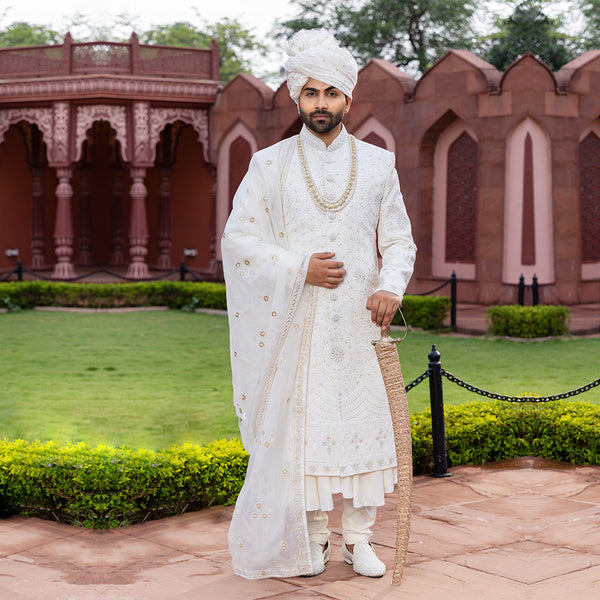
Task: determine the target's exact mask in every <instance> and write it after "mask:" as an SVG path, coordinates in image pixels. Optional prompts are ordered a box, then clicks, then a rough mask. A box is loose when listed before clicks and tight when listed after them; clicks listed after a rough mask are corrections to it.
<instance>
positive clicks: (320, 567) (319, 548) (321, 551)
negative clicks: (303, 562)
mask: <svg viewBox="0 0 600 600" xmlns="http://www.w3.org/2000/svg"><path fill="white" fill-rule="evenodd" d="M309 546H310V561H311V562H312V566H313V570H312V573H310V574H309V575H304V577H314V576H315V575H320V574H321V573H322V572H323V571H324V570H325V565H326V564H327V562H328V561H329V542H327V543H326V544H325V548H323V545H322V544H319V542H310V543H309Z"/></svg>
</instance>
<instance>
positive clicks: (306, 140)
mask: <svg viewBox="0 0 600 600" xmlns="http://www.w3.org/2000/svg"><path fill="white" fill-rule="evenodd" d="M300 139H301V140H302V143H303V144H304V145H305V146H308V147H309V148H311V150H318V151H319V152H335V151H336V150H339V149H340V148H344V147H345V146H346V145H347V143H348V132H347V131H346V128H345V127H344V124H343V123H342V130H341V131H340V133H339V134H338V136H337V137H336V138H335V139H334V140H333V142H331V144H329V146H327V145H326V144H325V142H324V141H323V140H322V139H321V138H319V137H317V136H316V135H315V134H314V133H312V132H311V131H310V129H309V128H308V127H307V126H306V125H303V126H302V129H301V130H300Z"/></svg>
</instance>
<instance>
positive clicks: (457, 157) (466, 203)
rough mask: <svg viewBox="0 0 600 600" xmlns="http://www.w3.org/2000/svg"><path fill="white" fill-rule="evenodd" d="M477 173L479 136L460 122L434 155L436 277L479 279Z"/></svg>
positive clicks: (441, 139) (433, 268)
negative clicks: (454, 275)
mask: <svg viewBox="0 0 600 600" xmlns="http://www.w3.org/2000/svg"><path fill="white" fill-rule="evenodd" d="M477 171H478V143H477V136H476V135H475V132H474V131H473V129H472V128H471V127H469V125H468V124H467V123H465V122H464V121H463V120H462V119H458V118H457V119H456V120H455V121H453V122H452V123H451V124H450V125H449V126H448V127H447V128H446V129H444V131H443V132H442V133H441V134H440V136H439V138H438V140H437V143H436V145H435V151H434V175H433V235H432V252H431V271H432V275H433V276H434V277H441V278H446V277H450V275H451V274H452V272H453V271H454V272H455V273H456V276H457V277H458V278H459V279H469V280H473V279H475V249H476V234H477V222H476V217H477V188H478V185H477Z"/></svg>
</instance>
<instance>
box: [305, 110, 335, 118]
mask: <svg viewBox="0 0 600 600" xmlns="http://www.w3.org/2000/svg"><path fill="white" fill-rule="evenodd" d="M310 116H311V117H316V116H326V117H333V114H332V113H330V112H328V111H326V110H315V111H314V112H311V113H310Z"/></svg>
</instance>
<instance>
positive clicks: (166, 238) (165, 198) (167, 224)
mask: <svg viewBox="0 0 600 600" xmlns="http://www.w3.org/2000/svg"><path fill="white" fill-rule="evenodd" d="M158 193H159V196H160V212H159V217H158V249H159V255H158V268H159V269H170V268H171V172H170V170H169V169H161V170H160V186H159V192H158Z"/></svg>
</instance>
